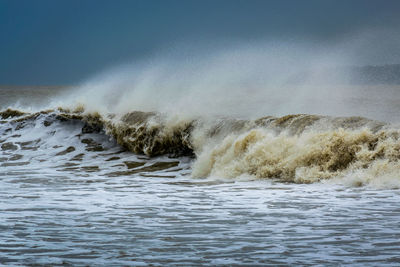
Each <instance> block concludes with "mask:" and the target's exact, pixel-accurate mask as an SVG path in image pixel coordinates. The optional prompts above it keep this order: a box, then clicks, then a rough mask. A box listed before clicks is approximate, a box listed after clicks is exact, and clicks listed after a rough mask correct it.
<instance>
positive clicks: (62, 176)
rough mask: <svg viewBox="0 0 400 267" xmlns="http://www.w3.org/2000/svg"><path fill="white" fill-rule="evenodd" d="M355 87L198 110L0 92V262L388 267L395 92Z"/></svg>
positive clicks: (398, 183) (394, 262) (396, 199)
mask: <svg viewBox="0 0 400 267" xmlns="http://www.w3.org/2000/svg"><path fill="white" fill-rule="evenodd" d="M103 82H104V81H103ZM88 86H89V87H90V86H92V85H91V84H89V85H85V86H83V88H84V89H85V90H84V92H85V93H87V92H88V90H86V89H87V87H88ZM119 86H122V87H124V85H121V84H119ZM362 88H363V87H357V89H356V91H357V94H352V95H351V96H349V95H348V94H346V95H344V94H341V95H342V96H343V99H342V101H337V99H334V95H326V94H320V95H314V96H315V97H316V99H323V98H326V100H327V101H325V102H323V101H322V102H321V101H318V100H316V101H315V100H313V101H311V100H310V101H309V102H307V101H306V102H304V101H303V102H302V103H306V104H305V105H303V106H301V107H300V108H299V106H294V105H288V107H286V109H278V108H277V107H278V106H280V103H279V102H276V99H274V98H273V97H271V98H268V99H266V98H262V99H257V101H253V102H251V107H252V114H255V116H238V114H239V115H240V114H241V113H242V107H244V106H249V101H244V100H243V98H242V97H241V96H239V97H237V95H236V96H235V97H236V98H237V99H239V100H240V101H238V102H234V103H233V104H232V102H230V103H231V105H229V108H226V111H227V113H225V114H223V115H215V114H213V113H212V112H206V113H205V114H204V116H203V115H202V114H201V113H199V112H197V111H199V109H197V107H196V106H194V107H193V106H192V107H191V106H190V105H188V106H187V109H186V110H185V109H182V103H191V102H188V101H189V100H190V99H191V98H187V97H184V98H181V99H180V100H179V101H178V100H177V101H174V102H172V103H170V102H169V101H167V102H168V103H169V106H168V108H165V107H166V105H164V106H163V107H164V109H162V110H153V109H152V108H148V109H146V107H152V105H144V104H143V103H144V101H149V102H151V101H158V102H159V101H160V99H164V100H165V97H164V95H163V94H161V96H160V97H159V98H156V96H154V97H155V98H152V99H148V100H145V98H144V97H140V96H142V95H137V94H136V95H135V96H136V98H127V96H132V95H130V94H120V95H121V96H120V98H118V99H115V94H117V93H115V92H114V93H113V91H111V93H110V91H107V94H104V93H102V92H101V90H99V88H96V90H97V91H95V92H99V93H98V94H96V93H94V94H93V92H91V94H88V93H87V94H86V95H85V94H82V95H80V94H79V90H82V89H81V88H80V89H79V90H78V91H76V90H75V89H71V88H68V87H24V88H20V87H7V86H5V87H2V88H1V89H0V96H1V98H0V110H1V111H0V147H1V150H0V212H1V216H0V229H1V231H0V263H1V265H3V266H8V265H9V266H85V265H88V266H199V265H207V266H208V265H214V266H287V265H293V266H298V265H317V266H341V265H352V266H398V265H399V264H400V241H399V240H400V206H399V203H400V191H399V188H400V142H399V141H400V140H399V139H400V128H399V127H398V124H397V121H396V117H397V115H398V114H399V113H398V112H399V111H400V106H399V105H398V103H399V102H398V101H399V100H400V95H399V93H398V92H399V90H398V89H400V88H398V87H396V86H384V87H377V86H375V87H368V88H367V87H365V88H366V89H365V90H366V91H365V92H364V91H362ZM360 90H361V91H360ZM352 92H354V90H353V91H352ZM360 92H361V93H360ZM363 92H364V93H363ZM99 94H103V95H102V97H103V99H106V100H107V101H109V100H110V99H112V101H111V100H110V101H111V102H107V103H108V105H105V104H103V105H99V101H98V98H99ZM201 95H202V93H198V94H195V96H196V97H199V96H201ZM204 95H207V96H208V98H207V99H208V100H207V102H205V103H203V104H204V105H203V108H202V110H205V111H210V110H212V109H214V108H215V107H217V106H221V103H222V102H221V101H214V102H213V101H212V99H213V98H214V99H218V96H215V95H214V96H210V95H209V94H204ZM67 96H68V97H67ZM297 96H298V95H297ZM224 97H225V96H224ZM298 97H299V96H298ZM127 99H128V100H130V101H131V102H129V101H128V100H127ZM132 99H134V100H132ZM198 99H200V97H199V98H198ZM224 99H225V98H224ZM242 100H243V101H244V103H242V102H241V101H242ZM124 101H125V102H127V103H128V102H129V103H131V104H129V105H127V104H123V105H122V104H121V105H116V104H115V103H122V102H124ZM135 101H136V102H135ZM199 101H200V103H202V102H201V101H202V100H201V99H200V100H199ZM259 101H261V102H262V103H263V105H264V106H267V104H266V102H267V101H270V103H269V107H270V108H269V109H268V108H263V105H261V104H260V103H259ZM332 101H333V102H332ZM343 101H344V102H343ZM95 102H96V105H94V104H93V103H95ZM71 103H73V104H71ZM110 103H113V104H110ZM135 103H136V105H135ZM196 103H198V102H196ZM307 103H308V104H307ZM337 103H341V104H340V107H344V106H345V107H351V108H347V109H342V108H340V107H339V106H338V105H337ZM241 104H243V105H241ZM256 104H257V105H256ZM292 104H293V103H292ZM311 104H313V109H312V110H308V108H310V107H311ZM174 106H176V107H177V109H176V110H174V111H172V109H170V107H174ZM104 107H107V108H104ZM122 107H123V108H122ZM204 107H205V108H204ZM291 107H292V108H293V109H294V110H299V111H300V112H298V113H290V112H286V111H291V109H290V108H291ZM221 108H222V107H221ZM335 108H337V114H333V115H332V112H331V110H332V109H335ZM270 109H272V110H277V111H278V110H279V112H276V113H274V114H268V113H266V112H268V110H270ZM232 110H234V111H235V113H233V112H231V111H232ZM186 111H187V112H186ZM189 111H196V112H197V113H195V112H193V113H190V112H189ZM302 111H304V112H302ZM189 113H190V114H189ZM188 114H189V115H188ZM193 114H194V115H193ZM227 114H232V116H228V115H227ZM233 114H234V115H233ZM261 114H262V115H261Z"/></svg>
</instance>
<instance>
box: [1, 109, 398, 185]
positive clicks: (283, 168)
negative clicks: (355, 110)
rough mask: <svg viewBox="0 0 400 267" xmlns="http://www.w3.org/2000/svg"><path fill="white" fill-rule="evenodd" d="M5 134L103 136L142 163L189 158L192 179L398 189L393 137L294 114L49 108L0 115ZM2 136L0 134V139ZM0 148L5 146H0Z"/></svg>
mask: <svg viewBox="0 0 400 267" xmlns="http://www.w3.org/2000/svg"><path fill="white" fill-rule="evenodd" d="M0 117H1V118H2V120H1V124H3V125H5V124H7V125H9V126H11V128H9V129H7V131H9V135H11V134H13V135H15V134H18V131H19V129H22V128H24V127H27V126H28V125H29V122H32V121H35V120H37V119H38V118H41V120H40V121H41V126H40V127H48V126H49V125H51V124H52V123H54V122H55V121H57V122H60V123H61V125H62V123H68V124H71V123H72V124H74V123H76V124H79V125H81V127H82V128H81V131H82V133H93V132H96V133H104V134H105V135H108V136H110V137H111V138H113V139H114V140H115V141H116V142H117V143H118V144H119V145H120V146H122V147H124V148H125V149H127V150H130V151H132V152H134V153H137V154H145V155H147V156H159V155H168V156H170V157H181V156H190V157H194V158H195V160H194V163H193V166H192V176H193V177H198V178H201V177H211V176H212V177H222V178H237V177H253V178H271V179H277V180H279V181H283V182H294V183H314V182H335V183H344V184H347V185H351V186H362V185H371V186H374V187H389V188H393V187H396V188H397V187H399V186H400V175H399V170H400V142H399V141H400V140H399V138H400V130H399V129H398V128H396V127H395V126H393V125H391V124H386V123H383V122H379V121H374V120H369V119H366V118H362V117H329V116H317V115H306V114H296V115H288V116H284V117H273V116H268V117H263V118H260V119H257V120H239V119H232V118H222V117H214V118H209V117H208V118H202V117H198V118H195V119H187V118H179V117H176V116H175V117H170V116H167V115H165V114H161V113H155V112H140V111H134V112H129V113H126V114H124V115H122V116H117V115H114V114H108V115H100V114H99V113H93V112H92V113H89V112H86V111H85V110H84V108H83V107H79V108H77V109H75V110H68V109H62V108H59V109H55V110H45V111H41V112H36V113H26V112H23V111H19V110H13V109H7V110H3V111H2V112H0ZM3 136H4V134H3ZM1 143H2V149H3V150H4V149H7V147H8V146H12V145H13V144H10V143H8V142H7V140H6V139H3V140H1Z"/></svg>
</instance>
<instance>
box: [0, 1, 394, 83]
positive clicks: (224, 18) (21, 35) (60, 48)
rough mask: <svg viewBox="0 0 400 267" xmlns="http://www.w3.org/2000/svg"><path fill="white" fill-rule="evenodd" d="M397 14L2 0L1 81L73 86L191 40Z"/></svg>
mask: <svg viewBox="0 0 400 267" xmlns="http://www.w3.org/2000/svg"><path fill="white" fill-rule="evenodd" d="M399 11H400V1H395V0H394V1H390V0H385V1H381V0H376V1H368V0H304V1H300V0H271V1H269V0H262V1H258V0H243V1H241V0H238V1H235V0H229V1H226V0H215V1H208V0H201V1H200V0H198V1H193V0H185V1H183V0H182V1H176V0H162V1H152V0H146V1H135V0H112V1H111V0H109V1H102V0H0V84H21V85H27V84H30V85H46V84H75V83H77V82H79V81H81V80H83V79H85V78H87V77H89V76H90V75H93V74H95V73H97V72H99V71H102V70H104V69H106V68H108V67H112V66H115V65H118V64H121V63H125V62H130V61H134V60H140V59H142V58H145V57H148V56H149V55H152V54H154V53H157V51H160V50H163V49H165V48H168V47H174V46H176V45H178V44H181V43H185V42H189V43H190V42H192V43H196V44H199V43H200V44H201V43H203V44H207V43H210V42H213V43H218V42H230V41H232V42H234V41H241V42H246V41H255V40H275V39H276V40H278V39H288V40H299V39H301V40H307V41H309V42H313V43H320V44H324V43H330V42H335V41H338V40H343V39H346V38H348V37H349V36H351V35H352V34H353V33H355V32H358V31H363V30H365V29H369V28H374V29H385V30H389V31H393V32H395V33H396V32H399V30H398V29H399V28H400V27H399V26H400V16H399V15H398V14H400V12H399ZM387 47H391V48H390V49H396V48H397V46H394V45H392V46H390V45H389V46H387ZM382 50H385V51H384V52H385V53H388V51H387V49H386V48H382ZM389 52H391V51H389ZM393 52H395V51H393ZM399 63H400V62H399Z"/></svg>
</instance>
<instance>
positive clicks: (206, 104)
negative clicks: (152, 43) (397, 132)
mask: <svg viewBox="0 0 400 267" xmlns="http://www.w3.org/2000/svg"><path fill="white" fill-rule="evenodd" d="M347 46H348V47H346V45H345V44H340V45H331V46H323V45H315V44H314V45H312V44H309V43H306V42H294V41H293V42H284V41H282V42H254V43H247V44H243V43H242V44H236V45H234V44H230V45H225V46H223V47H221V46H215V47H212V48H210V47H208V48H188V46H181V48H175V49H173V50H169V51H164V52H163V53H159V54H158V55H154V57H151V58H149V59H147V60H142V61H140V62H135V63H132V64H127V65H124V66H120V67H115V68H113V69H111V70H108V71H105V72H103V73H101V74H99V75H97V76H95V77H92V78H91V79H89V80H87V81H86V82H84V83H82V84H81V85H80V86H78V88H77V89H76V91H74V92H73V94H71V95H70V99H69V100H67V101H66V100H65V97H63V99H62V102H59V103H62V104H63V105H66V104H67V105H69V106H74V105H77V104H82V105H84V106H85V108H86V109H87V110H89V111H99V112H101V113H114V114H124V113H127V112H130V111H133V110H140V111H156V112H161V113H165V114H168V115H171V116H176V115H178V116H180V117H181V116H187V117H197V116H227V117H236V118H258V117H262V116H266V115H272V116H283V115H288V114H299V113H305V114H318V115H330V116H364V117H368V118H371V119H378V120H383V121H397V119H396V114H397V112H398V110H399V109H398V106H397V104H395V103H394V101H396V100H398V99H400V93H398V91H399V90H397V88H398V86H396V85H380V84H360V83H358V84H357V83H354V82H352V81H353V80H354V78H353V77H352V75H353V73H352V72H351V71H350V67H355V66H360V64H361V63H365V61H363V60H361V59H360V54H362V52H361V51H357V50H356V49H354V48H353V47H352V46H350V45H347ZM355 50H356V51H355ZM356 52H358V53H356Z"/></svg>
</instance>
